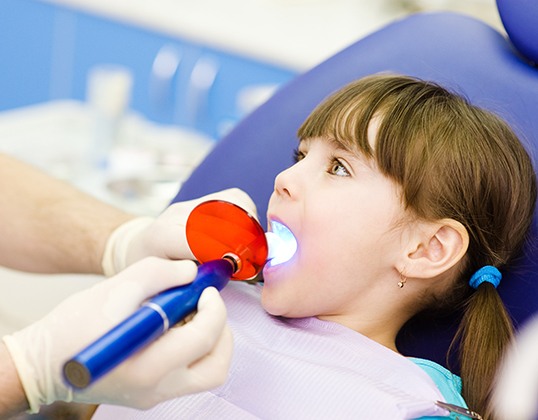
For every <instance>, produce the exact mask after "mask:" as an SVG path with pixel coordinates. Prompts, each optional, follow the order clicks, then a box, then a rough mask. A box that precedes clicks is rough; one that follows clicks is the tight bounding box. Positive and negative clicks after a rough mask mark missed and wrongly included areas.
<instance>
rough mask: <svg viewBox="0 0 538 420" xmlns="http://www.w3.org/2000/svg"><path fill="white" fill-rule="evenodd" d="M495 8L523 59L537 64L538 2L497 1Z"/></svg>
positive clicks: (528, 0)
mask: <svg viewBox="0 0 538 420" xmlns="http://www.w3.org/2000/svg"><path fill="white" fill-rule="evenodd" d="M497 8H498V9H499V15H500V16H501V20H502V23H503V26H504V28H505V29H506V33H507V34H508V36H509V37H510V40H511V41H512V44H513V45H514V47H515V48H516V49H517V50H518V51H519V53H520V54H521V55H523V57H525V59H527V60H528V61H529V62H531V63H533V64H537V63H538V2H537V1H535V0H497Z"/></svg>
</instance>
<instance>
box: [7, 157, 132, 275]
mask: <svg viewBox="0 0 538 420" xmlns="http://www.w3.org/2000/svg"><path fill="white" fill-rule="evenodd" d="M132 217H133V216H132V215H129V214H127V213H124V212H122V211H120V210H118V209H116V208H114V207H112V206H109V205H107V204H105V203H102V202H100V201H99V200H97V199H95V198H93V197H91V196H89V195H87V194H85V193H83V192H81V191H78V190H77V189H75V188H74V187H72V186H70V185H69V184H67V183H64V182H62V181H60V180H57V179H54V178H52V177H50V176H48V175H46V174H45V173H43V172H41V171H39V170H37V169H35V168H33V167H31V166H29V165H27V164H24V163H22V162H20V161H17V160H15V159H13V158H11V157H9V156H6V155H2V154H0V265H3V266H6V267H10V268H14V269H18V270H24V271H33V272H42V273H61V272H77V273H95V274H101V273H102V269H101V259H102V255H103V251H104V247H105V243H106V240H107V238H108V236H109V235H110V233H111V232H112V231H113V230H114V229H115V228H116V227H117V226H119V225H120V224H121V223H123V222H125V221H127V220H129V219H131V218H132Z"/></svg>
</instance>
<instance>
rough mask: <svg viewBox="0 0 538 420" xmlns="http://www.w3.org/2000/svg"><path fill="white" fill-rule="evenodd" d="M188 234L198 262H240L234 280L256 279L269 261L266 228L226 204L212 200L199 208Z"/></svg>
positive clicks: (240, 209) (225, 202) (240, 210)
mask: <svg viewBox="0 0 538 420" xmlns="http://www.w3.org/2000/svg"><path fill="white" fill-rule="evenodd" d="M186 234H187V242H188V244H189V247H190V248H191V251H192V253H193V254H194V256H195V257H196V259H197V260H198V261H199V262H201V263H205V262H208V261H211V260H216V259H221V258H223V257H224V256H226V255H231V256H232V257H233V258H234V259H235V260H237V262H238V269H237V271H236V272H235V273H234V274H233V276H232V279H233V280H248V279H251V278H254V277H255V276H256V275H257V274H258V273H259V272H260V271H261V269H262V268H263V266H264V265H265V262H266V261H267V254H268V247H267V240H266V239H265V232H264V230H263V228H262V227H261V225H260V224H259V223H258V221H257V220H256V219H255V218H254V217H253V216H251V215H250V214H249V213H248V212H246V211H245V210H244V209H242V208H241V207H239V206H236V205H235V204H232V203H229V202H227V201H220V200H211V201H206V202H204V203H201V204H199V205H198V206H196V207H195V208H194V210H192V212H191V214H190V215H189V218H188V219H187V226H186Z"/></svg>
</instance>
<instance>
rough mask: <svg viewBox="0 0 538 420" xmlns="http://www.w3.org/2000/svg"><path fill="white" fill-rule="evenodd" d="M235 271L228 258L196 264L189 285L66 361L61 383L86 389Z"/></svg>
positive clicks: (149, 305)
mask: <svg viewBox="0 0 538 420" xmlns="http://www.w3.org/2000/svg"><path fill="white" fill-rule="evenodd" d="M235 268H236V267H235V266H234V263H233V261H232V260H229V259H228V258H223V259H219V260H213V261H209V262H207V263H204V264H202V265H200V266H199V267H198V274H197V275H196V278H195V279H194V281H193V282H192V283H190V284H187V285H184V286H179V287H174V288H172V289H168V290H165V291H164V292H162V293H160V294H158V295H156V296H155V297H153V298H152V299H151V300H149V301H147V302H145V303H144V304H143V305H142V307H141V308H140V309H138V310H137V311H136V312H135V313H134V314H132V315H131V316H129V317H128V318H127V319H125V320H124V321H123V322H121V323H120V324H118V325H117V326H116V327H114V328H113V329H112V330H110V331H109V332H107V333H106V334H104V335H103V336H101V337H100V338H98V339H97V340H96V341H94V342H93V343H92V344H90V345H89V346H88V347H86V348H85V349H83V350H82V351H81V352H80V353H78V354H77V355H76V356H74V357H73V358H72V359H70V360H69V361H67V362H66V363H65V364H64V368H63V374H64V379H65V381H66V382H67V383H68V384H69V385H71V386H72V387H74V388H77V389H84V388H86V387H88V386H89V385H91V384H92V383H93V382H94V381H95V380H97V379H99V378H100V377H101V376H103V375H105V374H106V373H107V372H109V371H110V370H112V369H113V368H114V367H116V366H117V365H119V364H120V363H121V362H123V361H124V360H125V359H127V358H128V357H129V356H131V355H132V354H133V353H135V352H136V351H138V350H140V349H141V348H142V347H144V346H146V345H147V344H149V343H151V342H152V341H154V340H155V339H157V338H158V337H160V336H161V335H162V334H164V333H165V332H166V331H167V330H168V328H169V327H171V326H173V325H175V324H176V323H178V322H179V321H181V320H182V319H184V318H185V317H186V316H187V315H189V314H190V313H191V312H193V311H194V310H195V309H196V305H197V303H198V300H199V299H200V296H201V295H202V292H203V291H204V289H205V288H207V287H210V286H213V287H215V288H217V289H218V290H222V288H223V287H224V286H226V284H228V281H229V280H230V278H231V276H232V275H233V273H234V269H235Z"/></svg>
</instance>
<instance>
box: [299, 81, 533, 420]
mask: <svg viewBox="0 0 538 420" xmlns="http://www.w3.org/2000/svg"><path fill="white" fill-rule="evenodd" d="M374 117H380V118H381V121H380V125H379V128H378V132H377V138H376V142H375V145H376V146H375V150H372V148H371V147H370V144H369V142H368V136H367V132H368V125H369V123H370V121H371V120H372V118H374ZM298 135H299V137H300V138H301V139H304V138H312V137H328V138H332V139H335V140H336V141H339V142H341V143H342V144H343V145H344V146H346V147H350V148H352V149H355V150H357V151H358V152H361V153H363V154H365V155H366V156H369V157H371V158H373V159H375V161H376V163H377V165H378V167H379V168H380V170H381V172H382V173H384V174H385V175H386V176H388V177H390V178H391V179H393V180H395V181H396V182H397V183H398V184H399V185H400V186H401V187H402V190H403V202H404V205H405V206H406V208H407V209H408V210H411V211H412V213H413V214H415V215H416V216H417V217H419V218H420V219H423V220H429V221H435V220H440V219H443V218H451V219H454V220H456V221H458V222H460V223H462V224H463V226H465V228H466V229H467V232H468V234H469V237H470V243H469V248H468V251H467V253H466V256H465V258H464V259H463V260H462V261H461V262H460V264H459V267H458V268H459V270H458V276H457V277H458V278H457V279H454V281H453V287H452V288H451V291H450V293H446V295H447V296H443V297H442V298H441V299H439V298H438V297H432V298H431V299H429V300H428V301H427V302H426V304H427V305H430V306H432V305H439V304H444V305H445V306H447V307H450V306H453V305H454V304H455V303H459V304H460V305H461V303H462V302H464V307H465V314H464V317H463V320H462V323H461V325H460V328H459V330H458V333H457V335H456V338H455V340H458V341H459V342H460V345H459V350H460V362H461V377H462V382H463V390H462V394H463V397H464V398H465V400H466V402H467V403H468V405H469V407H470V408H471V409H472V410H475V411H477V412H482V413H484V414H485V415H486V416H490V408H489V398H490V393H491V388H492V384H493V377H494V374H495V370H496V368H497V365H498V363H499V361H500V358H501V355H502V352H503V350H504V348H505V346H506V344H507V343H508V342H509V341H510V339H511V337H512V322H511V319H510V317H509V315H508V314H507V312H506V309H505V308H504V305H503V303H502V301H501V299H500V297H499V295H498V293H497V291H496V290H495V288H494V287H493V286H492V285H491V284H490V283H483V284H482V285H480V286H479V287H478V289H477V290H476V291H475V292H474V293H471V292H472V291H471V289H470V287H469V285H468V281H469V278H470V276H471V275H472V274H473V273H474V272H475V271H476V270H478V269H479V268H481V267H482V266H484V265H493V266H495V267H497V268H499V269H502V268H503V267H504V266H505V265H506V264H508V263H510V261H511V260H512V259H513V258H514V257H515V256H516V255H517V254H518V253H519V251H520V250H521V248H522V246H523V244H524V242H525V239H526V236H527V233H528V230H529V226H530V224H531V221H532V216H533V213H534V206H535V201H536V179H535V172H534V169H533V166H532V163H531V159H530V157H529V155H528V154H527V152H526V151H525V148H524V147H523V146H522V144H521V142H520V141H519V140H518V138H517V137H516V135H515V134H514V133H513V131H512V130H511V129H510V128H509V127H508V125H507V124H506V123H505V122H503V121H502V120H501V119H500V118H499V117H497V116H495V115H493V114H492V113H490V112H487V111H485V110H482V109H480V108H478V107H476V106H473V105H471V104H470V103H469V102H468V101H467V100H465V99H464V98H462V97H461V96H459V95H456V94H454V93H451V92H449V91H447V90H446V89H444V88H442V87H440V86H438V85H436V84H434V83H430V82H424V81H421V80H418V79H414V78H411V77H405V76H398V75H386V74H384V75H374V76H369V77H366V78H363V79H360V80H358V81H356V82H354V83H351V84H349V85H347V86H346V87H344V88H343V89H342V90H340V91H338V92H337V93H335V94H334V95H332V96H331V97H329V98H328V99H327V100H326V101H324V102H323V103H322V104H320V105H319V106H318V107H317V108H316V109H315V110H314V111H313V112H312V114H311V115H310V116H309V117H308V119H307V120H306V121H305V122H304V123H303V125H302V126H301V127H300V129H299V132H298Z"/></svg>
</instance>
